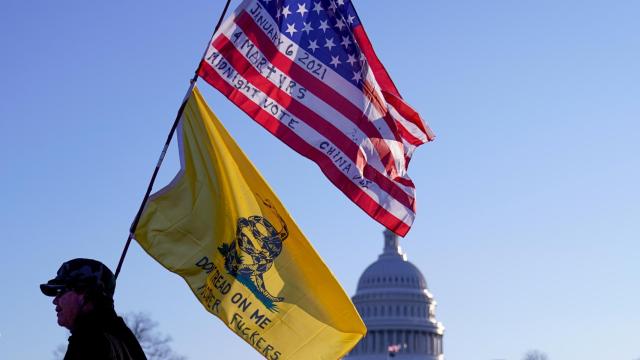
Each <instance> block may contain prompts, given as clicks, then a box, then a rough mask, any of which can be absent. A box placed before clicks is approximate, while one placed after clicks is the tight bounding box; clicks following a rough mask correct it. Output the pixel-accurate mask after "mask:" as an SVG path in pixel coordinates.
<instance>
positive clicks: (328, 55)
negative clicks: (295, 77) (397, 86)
mask: <svg viewBox="0 0 640 360" xmlns="http://www.w3.org/2000/svg"><path fill="white" fill-rule="evenodd" d="M260 4H261V5H262V6H263V7H264V9H265V10H267V12H269V14H270V15H271V17H273V19H274V20H275V22H276V23H277V24H278V27H279V29H280V32H281V33H282V34H284V35H285V36H286V37H288V38H289V39H291V40H292V41H293V42H295V43H296V44H297V45H298V46H300V47H301V48H303V49H305V50H306V51H307V52H308V53H310V54H312V55H313V56H314V57H316V58H317V59H318V60H320V61H321V62H322V63H324V65H326V66H327V67H330V68H331V69H333V70H334V71H335V72H337V73H338V74H340V75H341V76H342V77H343V78H345V79H346V80H348V81H349V82H351V83H352V84H354V85H355V86H357V87H358V88H362V80H363V74H362V67H363V64H364V62H365V57H364V55H362V53H361V51H360V47H359V46H358V44H356V41H355V38H354V36H353V29H354V28H355V27H356V26H358V25H360V19H358V15H357V14H356V11H355V9H354V7H353V4H352V3H351V1H349V0H260Z"/></svg>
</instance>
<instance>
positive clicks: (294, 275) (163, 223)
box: [135, 89, 366, 360]
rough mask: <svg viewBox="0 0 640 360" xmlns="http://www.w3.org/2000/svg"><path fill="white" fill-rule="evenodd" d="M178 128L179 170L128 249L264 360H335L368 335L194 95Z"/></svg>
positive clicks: (310, 250) (284, 214)
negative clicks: (172, 276)
mask: <svg viewBox="0 0 640 360" xmlns="http://www.w3.org/2000/svg"><path fill="white" fill-rule="evenodd" d="M178 129H179V135H178V139H179V148H180V159H181V170H180V172H179V173H178V175H177V176H176V177H175V179H174V180H173V181H172V182H171V183H170V184H169V185H168V186H167V187H165V188H164V189H162V190H160V191H158V192H157V193H155V194H154V195H153V196H152V197H151V198H150V200H149V202H148V203H147V205H146V207H145V210H144V212H143V214H142V217H141V219H140V222H139V225H138V227H137V230H136V232H135V238H136V240H137V241H138V242H139V243H140V245H141V246H142V247H143V248H144V249H145V251H147V253H149V255H151V256H152V257H153V258H154V259H156V260H157V261H158V262H159V263H160V264H162V265H163V266H164V267H166V268H167V269H168V270H170V271H172V272H174V273H176V274H178V275H180V276H181V277H183V278H184V280H185V281H186V282H187V284H188V285H189V287H190V288H191V291H193V293H194V294H195V295H196V297H197V298H198V300H199V301H200V302H201V303H202V305H203V306H204V307H205V308H206V309H207V310H208V311H209V312H211V313H212V314H214V315H216V316H217V317H219V318H220V320H222V321H223V322H224V323H225V325H226V326H228V327H229V328H230V329H231V330H232V331H234V332H235V333H236V334H237V335H238V336H240V337H241V338H242V339H244V340H245V341H246V342H247V343H249V344H250V345H251V346H252V347H253V348H254V349H256V350H257V351H258V352H259V353H260V354H262V355H263V356H264V357H265V358H267V359H270V360H276V359H337V358H339V357H341V356H343V355H344V354H345V353H347V352H348V351H349V350H350V349H351V348H352V347H353V346H355V344H356V343H357V342H358V341H360V339H361V338H362V337H363V336H364V334H365V333H366V328H365V326H364V324H363V322H362V320H361V319H360V316H359V315H358V313H357V311H356V310H355V307H354V306H353V304H352V303H351V300H350V299H349V297H348V296H347V294H346V293H345V292H344V290H343V289H342V287H341V286H340V284H339V283H338V281H337V280H336V279H335V278H334V277H333V275H332V274H331V272H330V270H329V269H328V268H327V266H326V265H325V264H324V263H323V261H322V259H321V258H320V257H319V256H318V254H317V253H316V252H315V250H314V249H313V247H312V246H311V244H310V243H309V241H308V240H307V239H306V238H305V236H304V235H303V234H302V232H301V231H300V229H299V228H298V226H297V225H296V223H295V222H294V221H293V219H292V218H291V216H290V215H289V213H288V212H287V210H286V209H285V208H284V206H283V205H282V204H281V203H280V200H278V198H277V197H276V195H275V194H274V193H273V191H272V190H271V188H270V187H269V185H268V184H267V183H266V181H265V180H264V179H263V178H262V176H261V175H260V173H259V172H258V170H256V168H255V167H254V166H253V164H252V163H251V162H250V161H249V159H248V158H247V157H246V156H245V154H244V153H243V152H242V150H241V149H240V148H239V147H238V145H237V144H236V143H235V142H234V140H233V139H232V138H231V136H230V135H229V134H228V133H227V131H226V130H225V129H224V127H223V126H222V124H221V123H220V121H219V120H218V119H217V118H216V116H215V115H214V114H213V112H212V111H211V110H210V109H209V108H208V106H207V104H206V103H205V101H204V99H203V98H202V96H201V95H200V93H199V92H198V90H197V89H194V91H193V93H192V95H191V97H190V99H189V100H188V102H187V104H186V107H185V110H184V115H183V117H182V119H181V123H180V124H179V128H178ZM320 221H322V220H321V219H320ZM172 311H173V310H172Z"/></svg>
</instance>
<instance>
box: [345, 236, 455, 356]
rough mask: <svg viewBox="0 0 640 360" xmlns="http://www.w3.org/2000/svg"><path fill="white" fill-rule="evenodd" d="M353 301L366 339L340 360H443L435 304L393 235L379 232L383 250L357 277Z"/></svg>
mask: <svg viewBox="0 0 640 360" xmlns="http://www.w3.org/2000/svg"><path fill="white" fill-rule="evenodd" d="M352 300H353V303H354V305H355V306H356V309H358V312H359V313H360V316H361V317H362V320H363V321H364V323H365V325H366V326H367V335H366V336H365V337H364V338H363V339H362V340H361V341H360V342H359V343H358V345H356V347H354V348H353V350H351V352H350V353H349V354H348V355H347V356H346V357H345V359H351V360H386V359H389V358H390V357H391V356H393V357H394V359H395V358H397V359H398V360H444V355H443V349H442V336H443V334H444V326H442V323H440V322H438V321H437V320H436V317H435V308H436V301H435V300H434V299H433V295H431V293H430V292H429V290H428V289H427V282H426V281H425V279H424V276H423V275H422V273H421V272H420V270H418V268H417V267H416V266H415V265H413V264H412V263H410V262H409V261H407V256H406V255H405V254H404V253H403V252H402V249H401V248H400V244H399V238H398V236H397V235H396V234H394V233H392V232H390V231H388V230H385V231H384V250H383V252H382V254H380V256H378V260H376V261H375V262H374V263H373V264H371V265H369V267H367V269H366V270H365V271H364V272H363V273H362V275H361V276H360V280H359V281H358V289H357V290H356V294H355V295H354V296H353V298H352ZM390 349H391V350H392V351H390ZM396 351H397V352H396Z"/></svg>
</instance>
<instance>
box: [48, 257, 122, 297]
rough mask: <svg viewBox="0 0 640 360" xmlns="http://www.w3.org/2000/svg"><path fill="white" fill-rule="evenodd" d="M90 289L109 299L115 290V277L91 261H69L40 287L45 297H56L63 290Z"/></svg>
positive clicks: (102, 265)
mask: <svg viewBox="0 0 640 360" xmlns="http://www.w3.org/2000/svg"><path fill="white" fill-rule="evenodd" d="M90 289H91V290H97V291H98V292H99V293H101V294H102V295H105V296H108V297H110V298H111V297H113V293H114V291H115V289H116V277H115V276H114V275H113V273H112V272H111V270H109V268H108V267H106V266H105V265H104V264H103V263H101V262H100V261H97V260H93V259H73V260H69V261H67V262H65V263H64V264H62V266H60V269H58V274H57V275H56V277H55V278H53V279H51V280H49V281H47V283H46V284H41V285H40V290H41V291H42V293H43V294H45V295H47V296H56V295H58V294H60V293H62V292H64V291H65V290H90Z"/></svg>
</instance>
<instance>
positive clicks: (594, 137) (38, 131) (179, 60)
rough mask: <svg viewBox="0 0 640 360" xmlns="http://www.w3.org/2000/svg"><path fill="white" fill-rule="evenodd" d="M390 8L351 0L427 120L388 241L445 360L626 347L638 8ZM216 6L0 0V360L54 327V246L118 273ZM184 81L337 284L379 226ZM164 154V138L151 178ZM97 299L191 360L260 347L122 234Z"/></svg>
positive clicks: (612, 355) (631, 286) (639, 130)
mask: <svg viewBox="0 0 640 360" xmlns="http://www.w3.org/2000/svg"><path fill="white" fill-rule="evenodd" d="M238 3H239V2H238V1H233V2H232V5H231V6H232V8H233V7H235V6H237V5H238ZM390 3H391V2H382V1H362V0H361V1H357V2H355V5H356V8H357V10H358V12H359V14H360V17H361V20H362V22H363V24H364V26H365V29H366V30H367V32H368V34H369V37H370V38H371V40H372V42H373V45H374V47H375V49H376V51H377V53H378V55H379V57H380V58H381V60H382V61H383V63H384V64H385V66H386V67H387V70H388V71H389V72H390V74H391V76H392V78H393V79H394V81H395V83H396V85H397V86H398V88H399V90H400V92H401V93H402V94H403V96H404V97H405V99H406V100H407V101H408V102H409V103H410V104H412V105H413V106H414V107H415V108H416V109H417V110H418V111H420V112H421V114H422V116H423V117H424V118H425V119H427V120H428V121H429V123H430V125H431V127H432V129H433V130H434V131H435V133H436V135H437V139H436V141H435V142H433V143H430V144H427V145H424V146H423V147H421V148H420V149H418V150H417V151H416V153H415V155H414V157H413V160H412V162H411V166H410V169H409V174H410V175H411V176H412V178H413V179H414V182H415V183H416V187H417V191H418V202H419V203H418V215H417V220H416V222H415V225H414V227H413V229H412V230H411V231H410V232H409V235H408V236H407V237H406V239H404V240H402V242H401V244H402V246H403V248H404V249H405V250H406V251H407V253H408V257H409V260H410V261H412V262H413V263H414V264H416V265H417V266H418V267H419V268H420V269H422V271H423V272H424V274H425V276H426V278H427V281H428V283H429V288H430V290H431V291H432V293H433V294H434V296H435V298H436V299H437V301H438V308H437V310H436V314H437V317H438V319H439V320H440V321H442V322H443V324H444V325H445V327H446V333H445V355H446V358H447V359H450V360H464V359H487V360H489V359H510V360H516V359H520V358H521V357H522V354H523V353H524V352H526V351H527V350H529V349H533V348H537V349H540V350H543V351H545V352H547V353H548V354H549V356H550V358H551V359H586V360H589V359H594V360H595V359H629V360H632V359H635V358H638V357H640V347H639V346H638V342H637V334H636V331H637V325H638V324H640V311H639V310H638V304H639V303H640V290H639V288H638V286H637V285H638V274H640V262H639V261H638V259H639V258H640V244H639V242H638V239H639V236H638V234H639V233H640V207H639V205H638V204H639V203H640V191H639V190H638V184H640V160H639V156H638V155H639V154H640V142H639V141H638V137H639V135H640V125H639V122H638V120H639V118H640V101H638V99H639V98H640V87H639V86H638V84H640V36H638V34H640V22H638V21H637V14H638V13H639V11H640V4H638V3H637V2H635V1H630V0H620V1H615V2H610V1H589V0H587V1H572V0H566V1H561V2H559V1H548V0H542V1H535V2H534V1H520V2H514V1H490V2H479V1H470V0H467V1H464V0H462V1H440V0H438V1H402V2H395V3H394V6H393V7H390V6H389V5H388V4H390ZM222 4H223V2H222V1H195V0H194V1H190V2H188V4H187V3H185V2H170V1H161V2H157V1H156V2H151V1H146V0H142V1H137V2H124V1H112V2H103V3H96V2H86V1H75V0H74V1H65V2H50V1H17V0H8V1H4V2H3V6H2V11H0V43H1V44H2V55H1V56H0V75H1V76H0V78H1V79H2V82H1V83H0V99H1V100H0V130H1V133H2V134H3V135H4V136H3V138H2V141H1V142H0V150H1V152H0V179H1V181H2V189H3V190H2V191H1V192H0V200H1V201H0V209H1V211H2V214H3V216H2V217H1V218H0V228H2V229H3V236H2V237H3V240H2V245H3V251H2V254H3V255H2V257H1V261H0V271H1V272H2V274H4V276H3V280H2V284H3V290H2V292H1V294H0V309H2V311H0V358H2V359H47V358H51V354H52V351H53V350H54V349H55V348H56V347H57V346H58V344H61V343H63V342H65V341H66V337H67V334H66V332H65V331H64V330H63V329H62V328H59V327H58V326H57V325H56V324H55V312H54V308H53V305H51V302H50V299H48V298H45V297H44V296H42V295H41V294H40V292H39V290H38V287H37V285H38V284H39V283H41V282H43V281H45V280H47V279H49V278H51V277H52V275H53V274H54V273H55V271H56V270H57V268H58V266H59V265H60V264H61V263H62V262H63V261H65V260H67V259H70V258H73V257H94V258H97V259H100V260H102V261H103V262H105V263H106V264H108V265H111V266H112V267H115V264H116V263H117V260H118V257H119V255H120V251H121V249H122V246H123V244H124V241H125V239H126V235H127V232H128V227H129V224H130V222H131V220H132V218H133V216H134V215H135V211H136V210H137V207H138V205H139V202H140V200H141V197H142V195H143V192H144V190H145V189H146V184H147V181H148V179H149V177H150V175H151V171H152V170H153V166H154V165H155V161H156V159H157V157H158V155H159V152H160V149H161V147H162V144H163V142H164V138H165V137H166V134H167V132H168V129H169V127H170V125H171V122H172V120H173V118H174V116H175V112H176V110H177V108H178V106H179V103H180V101H181V99H182V97H183V95H184V92H185V91H186V89H187V86H188V80H189V78H190V77H191V76H192V74H193V70H194V69H195V66H196V65H197V62H198V60H199V57H200V56H201V55H202V52H203V50H204V46H205V44H206V42H207V41H208V39H209V36H210V33H211V29H212V28H213V26H214V24H215V22H216V20H217V17H218V14H219V12H220V11H221V9H222ZM200 89H201V90H202V91H203V93H204V95H205V97H206V98H207V100H208V102H209V105H210V106H211V107H212V108H213V110H214V111H215V112H216V113H217V114H218V116H219V117H220V118H221V120H222V121H223V122H224V124H225V126H226V127H227V128H228V130H229V131H230V132H231V134H232V135H233V136H234V137H235V138H236V140H237V141H238V143H239V144H240V146H241V147H242V148H243V149H244V150H245V152H246V153H247V154H248V156H249V157H250V158H251V159H252V160H253V162H254V163H255V165H256V166H257V167H258V168H259V169H260V170H261V171H262V173H263V175H264V177H265V178H266V179H267V181H269V183H270V184H271V186H272V187H273V188H274V190H275V191H276V192H277V193H278V195H279V196H280V198H281V200H282V201H283V203H284V204H285V205H286V206H287V207H288V209H289V211H290V213H291V214H292V215H293V217H294V218H295V219H296V220H297V222H298V224H299V225H300V227H301V228H302V229H303V231H305V233H306V234H307V236H308V238H309V239H310V240H311V241H312V243H313V244H314V246H315V247H316V249H317V250H318V252H319V253H320V254H321V255H322V257H323V258H324V259H325V261H326V262H327V264H328V265H329V266H330V267H331V269H332V270H333V272H334V274H335V275H336V277H337V278H338V279H339V280H340V282H341V283H342V284H343V286H344V288H345V290H346V291H347V292H348V293H349V294H353V293H354V292H355V288H356V284H357V280H358V277H359V275H360V274H361V272H362V271H363V270H364V268H365V267H366V266H367V265H368V264H370V263H371V262H373V261H374V260H375V259H376V257H377V255H378V254H379V253H380V252H381V250H382V229H381V227H380V226H379V225H377V223H375V222H374V221H373V220H370V219H369V218H368V217H367V216H366V215H365V214H364V213H363V212H362V211H361V210H359V209H358V208H357V207H356V206H355V205H353V204H351V203H350V202H349V201H348V200H347V199H346V198H345V197H344V196H343V195H342V194H341V193H340V192H339V191H337V190H336V189H335V188H333V185H331V184H330V183H329V181H327V180H326V179H325V178H324V176H323V175H322V174H321V172H320V171H319V169H318V168H317V167H316V165H315V164H313V163H311V162H310V161H308V160H306V159H304V158H302V157H301V156H299V155H297V154H296V153H294V152H293V151H291V150H290V149H289V148H288V147H286V145H284V144H282V143H281V142H280V141H279V140H277V139H276V138H274V137H273V136H271V135H270V134H268V133H267V132H266V131H264V130H263V129H261V128H260V127H259V126H258V125H257V124H256V123H254V122H253V120H251V119H249V118H248V117H247V116H246V115H245V114H244V113H242V112H241V111H240V110H238V109H236V108H235V106H234V105H232V104H231V103H230V102H229V101H228V100H226V99H225V98H224V97H223V96H221V95H220V94H218V93H216V92H215V90H213V89H212V88H210V87H209V86H208V85H206V84H205V83H204V82H200ZM174 150H175V149H174ZM177 168H178V164H177V159H176V156H175V154H174V153H173V152H172V153H171V154H170V155H169V157H168V158H167V160H166V165H165V167H164V168H163V170H162V172H161V175H160V178H159V182H158V185H163V184H165V183H166V182H167V181H168V180H169V179H170V178H171V177H172V176H173V174H174V172H175V171H176V169H177ZM116 304H117V310H118V311H119V312H121V313H126V312H129V311H146V312H149V313H150V314H151V316H152V317H153V318H154V319H155V320H157V321H158V322H159V323H160V327H161V329H162V330H164V331H165V332H167V333H170V334H171V335H172V337H173V338H174V348H175V350H176V351H177V352H179V353H182V354H184V355H187V356H188V357H189V358H190V359H209V358H232V357H235V358H242V359H244V358H246V359H252V358H255V359H257V358H259V357H258V354H257V353H256V352H255V351H254V350H253V349H252V348H251V347H250V346H248V345H246V344H244V343H243V342H242V341H241V340H240V339H238V338H236V337H235V336H234V335H233V334H232V333H231V332H230V331H229V330H227V329H226V328H225V327H224V326H223V325H222V323H221V322H220V321H219V320H217V319H216V318H214V317H212V316H209V315H208V314H207V313H206V312H205V311H204V310H203V309H202V308H201V306H200V304H199V303H198V302H197V300H196V299H195V297H193V296H192V294H191V293H190V291H189V290H188V288H187V286H186V284H184V282H183V281H182V280H181V279H180V278H178V277H177V276H176V275H173V274H171V273H169V272H167V271H165V270H164V269H163V268H162V267H161V266H160V265H159V264H157V263H155V262H154V261H153V260H152V259H151V258H150V257H148V256H147V255H146V254H145V253H144V252H143V251H142V250H141V248H140V247H139V246H137V244H133V246H132V247H131V249H130V252H129V255H128V257H127V260H126V262H125V266H124V269H123V272H122V274H121V276H120V279H119V282H118V290H117V294H116Z"/></svg>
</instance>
